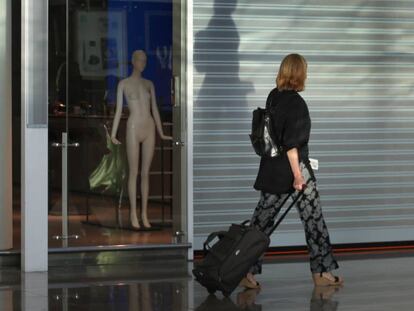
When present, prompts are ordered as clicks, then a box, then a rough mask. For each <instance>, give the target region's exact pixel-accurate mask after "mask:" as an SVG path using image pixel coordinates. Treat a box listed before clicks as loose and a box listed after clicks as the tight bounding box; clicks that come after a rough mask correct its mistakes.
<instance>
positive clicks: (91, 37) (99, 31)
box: [75, 10, 128, 78]
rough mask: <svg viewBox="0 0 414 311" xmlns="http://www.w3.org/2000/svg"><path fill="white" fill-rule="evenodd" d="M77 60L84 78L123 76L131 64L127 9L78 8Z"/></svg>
mask: <svg viewBox="0 0 414 311" xmlns="http://www.w3.org/2000/svg"><path fill="white" fill-rule="evenodd" d="M76 23H77V25H76V29H77V33H76V40H75V41H76V42H75V45H76V47H75V50H76V51H77V60H78V63H79V67H80V74H81V76H82V77H84V78H99V77H105V76H108V75H114V76H118V77H122V76H125V75H126V72H127V67H128V57H127V51H128V50H127V33H126V32H127V29H126V14H125V12H124V11H123V10H117V11H111V14H108V12H107V11H81V10H80V11H77V13H76Z"/></svg>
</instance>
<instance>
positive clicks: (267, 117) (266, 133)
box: [249, 92, 282, 158]
mask: <svg viewBox="0 0 414 311" xmlns="http://www.w3.org/2000/svg"><path fill="white" fill-rule="evenodd" d="M272 93H273V92H272ZM272 93H271V94H270V101H269V100H267V101H266V108H265V109H263V108H260V107H257V109H255V110H253V118H252V133H251V134H250V135H249V136H250V141H251V143H252V146H253V149H254V151H255V152H256V153H257V155H259V156H261V157H270V158H274V157H278V156H280V155H281V154H282V148H281V146H280V143H279V142H278V140H277V135H275V133H273V126H272V114H271V112H270V111H271V109H272V108H273V107H274V106H272V101H273V94H272Z"/></svg>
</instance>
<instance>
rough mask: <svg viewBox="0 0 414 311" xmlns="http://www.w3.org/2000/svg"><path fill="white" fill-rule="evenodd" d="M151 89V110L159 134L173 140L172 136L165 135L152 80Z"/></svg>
mask: <svg viewBox="0 0 414 311" xmlns="http://www.w3.org/2000/svg"><path fill="white" fill-rule="evenodd" d="M150 90H151V111H152V117H153V118H154V121H155V125H156V127H157V131H158V134H159V135H160V137H161V139H167V140H172V137H171V136H166V135H164V131H163V129H162V123H161V118H160V113H159V112H158V107H157V101H156V99H155V89H154V84H153V83H152V82H150Z"/></svg>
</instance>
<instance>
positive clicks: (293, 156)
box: [287, 148, 305, 191]
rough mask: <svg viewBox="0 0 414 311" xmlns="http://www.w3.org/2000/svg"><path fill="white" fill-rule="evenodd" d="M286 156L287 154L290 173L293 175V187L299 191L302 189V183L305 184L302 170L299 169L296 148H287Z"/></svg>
mask: <svg viewBox="0 0 414 311" xmlns="http://www.w3.org/2000/svg"><path fill="white" fill-rule="evenodd" d="M287 156H288V159H289V163H290V168H291V169H292V173H293V177H294V180H293V188H295V190H298V191H300V190H302V188H303V185H304V184H305V180H304V178H303V176H302V172H301V171H300V166H299V153H298V149H297V148H292V149H290V150H288V152H287Z"/></svg>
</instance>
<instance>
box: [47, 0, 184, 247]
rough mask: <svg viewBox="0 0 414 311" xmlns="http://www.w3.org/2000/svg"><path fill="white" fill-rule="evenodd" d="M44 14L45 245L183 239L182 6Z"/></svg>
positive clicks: (91, 7)
mask: <svg viewBox="0 0 414 311" xmlns="http://www.w3.org/2000/svg"><path fill="white" fill-rule="evenodd" d="M49 9H50V12H49V17H50V20H49V25H50V26H49V27H50V29H49V38H50V39H49V42H50V43H49V44H50V46H49V58H50V61H49V85H50V90H49V94H50V105H49V106H50V109H49V140H50V151H49V159H50V160H49V161H50V162H49V181H50V185H49V193H50V194H49V198H50V200H49V201H50V203H49V232H50V237H51V238H50V247H77V246H91V247H93V246H107V245H127V244H128V245H141V244H171V243H177V242H181V241H184V239H183V235H184V231H185V230H184V227H185V225H186V221H185V215H186V213H185V209H186V207H185V206H184V205H183V204H182V200H181V197H182V194H183V188H182V187H181V183H182V178H181V175H182V174H183V172H182V168H183V166H182V161H183V158H182V155H183V144H184V143H183V137H182V133H183V130H182V129H183V128H182V120H181V111H182V109H183V106H185V104H184V102H183V100H182V98H181V97H179V98H178V97H177V94H181V93H182V90H181V88H182V85H184V83H183V81H182V80H181V73H182V72H183V71H182V62H181V58H182V55H183V53H182V51H183V49H184V48H185V47H183V46H182V43H181V42H185V41H184V40H181V37H182V36H181V29H183V28H182V27H181V25H182V20H181V19H182V16H183V14H182V11H183V8H182V6H181V1H180V2H178V1H177V2H175V0H170V1H168V0H163V1H131V0H125V1H124V0H50V1H49ZM177 31H178V32H177ZM173 32H174V33H177V36H173ZM174 82H175V83H174ZM172 95H173V96H172ZM183 217H184V218H183Z"/></svg>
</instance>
